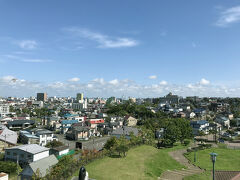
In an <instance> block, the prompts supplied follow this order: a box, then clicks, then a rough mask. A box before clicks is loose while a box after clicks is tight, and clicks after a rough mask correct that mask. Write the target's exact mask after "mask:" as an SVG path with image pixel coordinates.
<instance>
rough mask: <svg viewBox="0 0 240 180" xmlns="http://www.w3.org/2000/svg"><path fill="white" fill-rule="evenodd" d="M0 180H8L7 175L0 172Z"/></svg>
mask: <svg viewBox="0 0 240 180" xmlns="http://www.w3.org/2000/svg"><path fill="white" fill-rule="evenodd" d="M0 180H8V174H6V173H3V172H1V173H0Z"/></svg>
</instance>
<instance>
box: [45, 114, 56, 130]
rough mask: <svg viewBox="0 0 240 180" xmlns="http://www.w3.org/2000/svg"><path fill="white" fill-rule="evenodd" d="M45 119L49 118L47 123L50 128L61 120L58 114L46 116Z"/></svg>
mask: <svg viewBox="0 0 240 180" xmlns="http://www.w3.org/2000/svg"><path fill="white" fill-rule="evenodd" d="M45 119H47V125H48V127H49V128H52V127H53V126H54V123H55V122H58V121H59V117H58V116H52V117H46V118H45Z"/></svg>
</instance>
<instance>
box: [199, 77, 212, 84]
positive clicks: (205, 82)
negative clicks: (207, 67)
mask: <svg viewBox="0 0 240 180" xmlns="http://www.w3.org/2000/svg"><path fill="white" fill-rule="evenodd" d="M200 84H201V85H209V84H210V81H209V80H206V79H204V78H202V79H201V81H200Z"/></svg>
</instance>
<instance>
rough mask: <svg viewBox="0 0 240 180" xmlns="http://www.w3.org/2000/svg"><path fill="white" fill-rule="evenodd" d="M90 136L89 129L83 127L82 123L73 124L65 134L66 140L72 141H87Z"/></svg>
mask: <svg viewBox="0 0 240 180" xmlns="http://www.w3.org/2000/svg"><path fill="white" fill-rule="evenodd" d="M90 136H91V133H90V127H88V126H83V124H82V123H76V124H73V125H72V126H71V127H70V128H69V129H68V131H67V132H66V138H68V139H72V140H80V139H82V140H83V139H84V140H87V139H88V138H89V137H90Z"/></svg>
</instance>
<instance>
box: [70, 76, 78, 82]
mask: <svg viewBox="0 0 240 180" xmlns="http://www.w3.org/2000/svg"><path fill="white" fill-rule="evenodd" d="M68 81H69V82H78V81H80V79H79V78H78V77H74V78H71V79H69V80H68Z"/></svg>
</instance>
